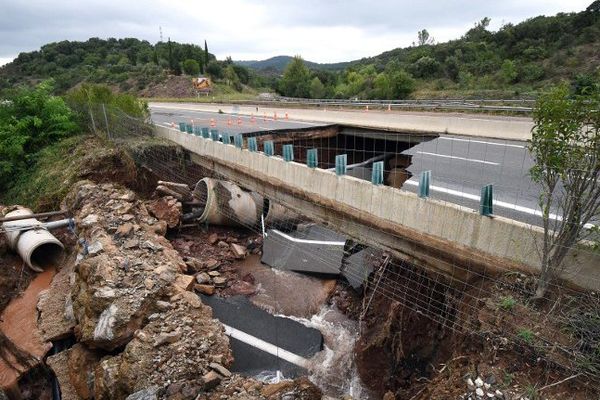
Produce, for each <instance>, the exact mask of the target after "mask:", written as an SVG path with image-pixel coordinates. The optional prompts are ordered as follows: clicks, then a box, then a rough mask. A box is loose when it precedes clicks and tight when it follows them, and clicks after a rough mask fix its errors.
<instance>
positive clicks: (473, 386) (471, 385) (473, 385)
mask: <svg viewBox="0 0 600 400" xmlns="http://www.w3.org/2000/svg"><path fill="white" fill-rule="evenodd" d="M467 387H468V388H469V390H475V383H473V379H471V378H468V379H467Z"/></svg>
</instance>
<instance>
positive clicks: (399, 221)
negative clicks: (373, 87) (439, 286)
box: [157, 127, 600, 290]
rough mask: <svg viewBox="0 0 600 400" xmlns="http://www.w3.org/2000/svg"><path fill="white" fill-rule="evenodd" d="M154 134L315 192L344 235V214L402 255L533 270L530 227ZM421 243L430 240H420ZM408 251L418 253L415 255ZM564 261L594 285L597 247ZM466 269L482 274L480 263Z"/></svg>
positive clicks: (164, 131) (536, 244) (172, 134)
mask: <svg viewBox="0 0 600 400" xmlns="http://www.w3.org/2000/svg"><path fill="white" fill-rule="evenodd" d="M157 134H158V135H159V136H161V137H164V138H166V139H169V140H171V141H173V142H176V143H178V144H179V145H181V146H182V147H184V148H186V149H187V150H189V151H191V152H193V153H196V154H198V155H199V156H201V157H205V158H208V159H210V160H212V161H213V162H215V163H220V164H221V165H223V166H229V167H231V168H235V169H236V170H239V171H245V172H246V173H247V175H249V176H252V177H256V179H258V180H262V181H263V183H262V184H263V185H264V184H267V183H268V182H279V186H280V187H281V191H282V192H283V191H288V192H293V193H292V195H293V196H296V197H304V198H306V199H310V198H314V199H315V202H318V203H319V204H321V205H322V206H326V207H330V209H331V211H332V213H333V212H334V211H335V213H336V215H338V220H337V223H338V224H339V226H337V227H336V228H338V229H339V230H340V231H342V232H344V233H347V234H349V235H352V234H353V233H356V232H348V231H347V230H346V224H345V221H346V219H347V220H348V221H361V223H364V224H366V223H365V221H369V223H371V231H372V232H375V231H377V230H385V233H386V235H387V236H388V239H386V243H387V244H386V247H387V248H389V247H390V246H391V247H393V246H394V239H397V240H398V241H400V240H402V241H404V244H403V245H402V249H403V250H402V251H401V252H402V253H404V254H410V252H414V253H416V252H418V251H419V246H421V245H427V246H428V247H429V250H428V251H429V252H430V253H431V254H434V253H436V251H439V252H446V253H448V252H450V253H455V255H456V256H457V257H458V256H459V255H462V257H460V258H457V259H459V260H462V262H463V263H470V261H469V260H471V259H472V260H473V264H474V265H475V264H477V263H479V264H481V265H485V266H486V269H488V270H489V269H495V270H496V271H498V270H502V269H504V268H506V266H509V267H510V268H520V269H525V270H528V271H530V272H535V271H539V267H540V257H539V253H538V251H537V249H538V248H541V239H542V231H541V229H539V228H537V227H532V226H530V225H527V224H524V223H520V222H517V221H514V220H509V219H506V218H502V217H484V216H481V215H479V213H478V212H476V211H473V210H471V209H467V208H465V207H461V206H458V205H455V204H451V203H447V202H443V201H438V200H433V199H421V198H419V197H418V196H416V195H415V194H413V193H410V192H405V191H402V190H398V189H394V188H392V187H389V186H375V185H373V184H371V183H370V182H368V181H364V180H360V179H357V178H353V177H350V176H342V177H340V176H337V175H335V173H333V172H330V171H325V170H322V169H311V168H308V167H307V166H305V165H303V164H299V163H296V162H284V161H283V160H282V159H281V158H280V157H267V156H265V155H264V154H263V153H252V152H249V151H248V150H245V149H244V150H240V149H238V148H236V147H234V146H233V145H224V144H222V143H220V142H214V141H212V140H208V139H202V138H200V137H196V136H193V135H188V134H185V133H180V132H179V131H176V130H172V129H168V128H164V127H157ZM238 183H241V184H243V182H238ZM281 200H282V201H284V202H285V199H281ZM288 203H289V201H288ZM339 218H341V219H339ZM344 218H346V219H344ZM363 234H364V233H363ZM390 235H391V237H390ZM394 236H396V237H394ZM423 241H429V242H430V243H419V242H423ZM447 245H449V246H447ZM398 247H399V248H400V247H401V246H400V245H398ZM445 247H449V248H450V249H448V248H445ZM407 249H408V250H407ZM432 249H433V252H432ZM411 256H415V257H417V258H418V255H417V254H412V255H411ZM435 257H436V255H433V256H430V258H435ZM446 258H447V257H446ZM496 264H504V265H496ZM566 265H567V269H566V272H565V275H564V278H565V279H566V280H568V281H570V282H571V283H574V284H576V285H578V286H581V287H585V288H589V289H594V290H598V289H600V280H599V279H598V271H599V269H600V257H599V256H598V255H597V254H596V253H592V252H590V251H587V250H585V249H584V248H581V249H578V250H573V251H571V252H570V254H569V256H568V259H567V261H566ZM458 268H459V269H461V268H462V269H468V268H469V266H464V265H463V266H460V265H459V266H458ZM453 271H456V269H453V270H452V271H448V270H447V272H449V273H450V274H454V273H455V272H453ZM470 272H475V273H476V274H484V273H486V271H482V270H481V268H479V270H477V271H470Z"/></svg>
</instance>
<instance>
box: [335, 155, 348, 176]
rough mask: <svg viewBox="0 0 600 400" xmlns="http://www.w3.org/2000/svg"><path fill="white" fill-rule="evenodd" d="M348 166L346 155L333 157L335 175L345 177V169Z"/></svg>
mask: <svg viewBox="0 0 600 400" xmlns="http://www.w3.org/2000/svg"><path fill="white" fill-rule="evenodd" d="M347 165H348V156H347V155H346V154H340V155H337V156H335V174H336V175H340V176H341V175H346V167H347Z"/></svg>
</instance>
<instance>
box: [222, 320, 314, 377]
mask: <svg viewBox="0 0 600 400" xmlns="http://www.w3.org/2000/svg"><path fill="white" fill-rule="evenodd" d="M223 326H225V334H226V335H227V336H229V337H232V338H234V339H237V340H239V341H240V342H243V343H246V344H248V345H250V346H252V347H255V348H257V349H259V350H262V351H264V352H265V353H269V354H272V355H274V356H275V357H277V358H281V359H282V360H285V361H287V362H289V363H292V364H294V365H297V366H299V367H302V368H307V366H308V360H307V359H306V358H304V357H302V356H299V355H298V354H294V353H292V352H289V351H287V350H284V349H282V348H281V347H277V346H275V345H274V344H271V343H269V342H265V341H264V340H262V339H259V338H257V337H256V336H252V335H249V334H247V333H246V332H242V331H240V330H239V329H236V328H233V327H231V326H229V325H225V324H223Z"/></svg>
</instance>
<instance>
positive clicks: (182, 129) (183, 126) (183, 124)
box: [179, 122, 186, 132]
mask: <svg viewBox="0 0 600 400" xmlns="http://www.w3.org/2000/svg"><path fill="white" fill-rule="evenodd" d="M185 125H186V124H185V122H180V123H179V130H180V131H181V132H185Z"/></svg>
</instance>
